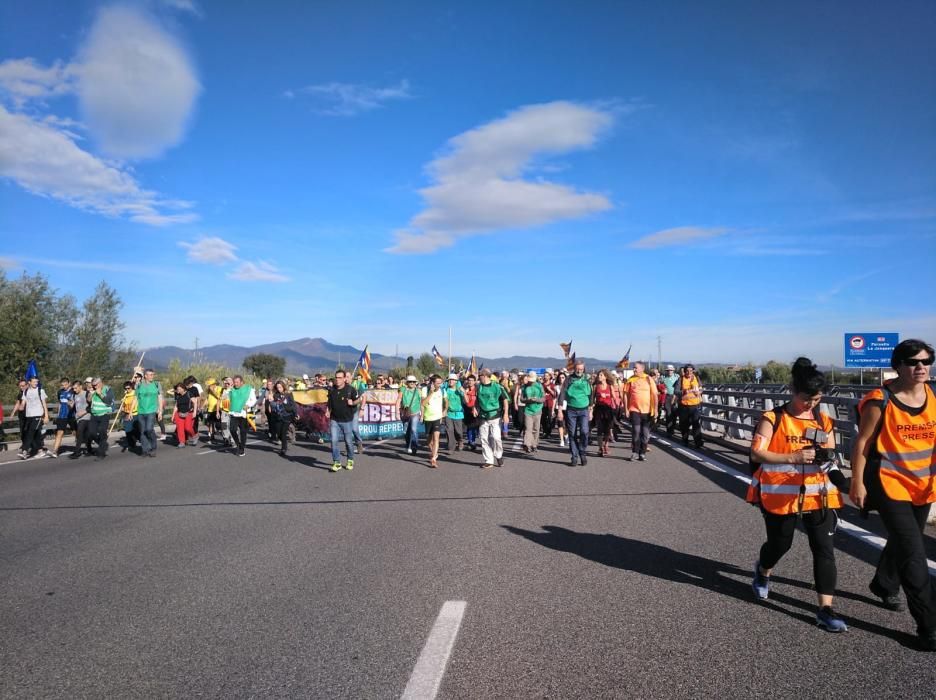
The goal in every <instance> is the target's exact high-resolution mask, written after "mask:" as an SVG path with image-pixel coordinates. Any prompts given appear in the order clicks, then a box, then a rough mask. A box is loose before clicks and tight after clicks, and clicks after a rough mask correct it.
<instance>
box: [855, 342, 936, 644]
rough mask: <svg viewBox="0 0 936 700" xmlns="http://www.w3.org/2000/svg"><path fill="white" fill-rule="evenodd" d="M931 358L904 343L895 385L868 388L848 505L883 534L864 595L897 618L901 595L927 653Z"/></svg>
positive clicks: (927, 350)
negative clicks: (871, 518)
mask: <svg viewBox="0 0 936 700" xmlns="http://www.w3.org/2000/svg"><path fill="white" fill-rule="evenodd" d="M933 359H934V352H933V346H931V345H929V344H928V343H925V342H923V341H922V340H917V339H910V340H904V341H902V342H900V343H899V344H898V345H897V347H896V348H894V351H893V353H892V355H891V367H892V368H893V369H894V370H896V372H897V379H895V380H893V381H892V382H889V383H887V384H885V385H884V386H883V387H880V388H878V389H873V390H872V391H870V392H869V393H868V394H866V395H865V396H864V398H863V399H862V400H861V403H860V404H859V408H858V410H859V416H860V422H859V426H858V437H857V438H856V439H855V443H854V446H853V448H852V455H851V467H852V482H851V489H850V491H849V497H850V498H851V501H852V503H854V504H855V505H856V506H857V507H858V508H861V509H863V510H876V511H878V513H880V515H881V520H882V521H883V523H884V527H885V528H886V529H887V544H886V545H885V547H884V551H882V552H881V556H880V559H879V561H878V565H877V570H876V571H875V574H874V578H873V579H872V580H871V584H870V586H869V588H870V589H871V592H872V593H874V594H875V595H876V596H878V597H879V598H881V601H882V604H883V605H884V607H886V608H889V609H891V610H895V611H897V610H901V609H902V607H903V606H902V605H901V601H900V589H901V588H903V591H904V594H905V595H906V597H907V607H908V608H909V609H910V614H911V615H912V616H913V619H914V621H915V622H916V626H917V639H918V640H919V644H920V646H921V647H922V648H923V649H925V650H926V651H936V584H934V582H933V579H932V578H931V577H930V573H929V569H928V565H927V555H926V536H925V534H924V531H925V529H926V521H927V518H928V517H929V512H930V504H932V503H933V502H934V501H936V456H934V455H936V431H934V426H936V394H934V392H933V389H932V388H931V387H930V386H929V385H928V384H927V382H928V381H929V378H930V368H931V367H932V366H933Z"/></svg>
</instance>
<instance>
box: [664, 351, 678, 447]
mask: <svg viewBox="0 0 936 700" xmlns="http://www.w3.org/2000/svg"><path fill="white" fill-rule="evenodd" d="M660 381H661V382H663V385H664V386H665V387H666V398H665V400H664V401H665V402H664V420H665V424H666V434H667V435H668V436H669V437H673V434H674V433H675V432H676V418H677V406H678V404H677V403H676V390H677V388H678V385H679V375H678V374H677V373H676V367H674V366H673V365H666V371H665V372H664V373H663V376H662V377H660Z"/></svg>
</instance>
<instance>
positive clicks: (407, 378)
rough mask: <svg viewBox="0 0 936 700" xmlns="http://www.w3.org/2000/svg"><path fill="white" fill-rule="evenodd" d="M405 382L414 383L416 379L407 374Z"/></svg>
mask: <svg viewBox="0 0 936 700" xmlns="http://www.w3.org/2000/svg"><path fill="white" fill-rule="evenodd" d="M406 381H407V382H415V381H416V377H414V376H413V375H412V374H408V375H406Z"/></svg>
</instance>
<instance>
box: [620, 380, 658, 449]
mask: <svg viewBox="0 0 936 700" xmlns="http://www.w3.org/2000/svg"><path fill="white" fill-rule="evenodd" d="M659 405H660V402H659V395H658V393H657V385H656V382H654V381H653V379H652V378H651V377H650V376H649V375H647V372H646V366H645V365H644V363H643V362H635V363H634V374H633V375H632V376H631V377H629V378H628V380H627V383H626V384H625V385H624V417H625V418H626V419H628V420H629V421H630V425H631V457H630V459H631V461H632V462H633V461H634V460H637V461H639V462H643V461H644V460H645V459H646V458H647V456H646V455H647V449H648V447H649V444H650V427H651V426H652V425H653V422H654V421H655V420H656V416H657V410H658V409H659Z"/></svg>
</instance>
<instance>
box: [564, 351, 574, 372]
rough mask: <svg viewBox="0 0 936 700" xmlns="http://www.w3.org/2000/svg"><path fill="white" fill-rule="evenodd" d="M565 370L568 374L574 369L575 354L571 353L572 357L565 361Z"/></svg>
mask: <svg viewBox="0 0 936 700" xmlns="http://www.w3.org/2000/svg"><path fill="white" fill-rule="evenodd" d="M566 369H567V370H569V371H570V372H571V371H572V370H574V369H575V353H574V352H573V353H572V356H571V357H569V359H568V360H566Z"/></svg>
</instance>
